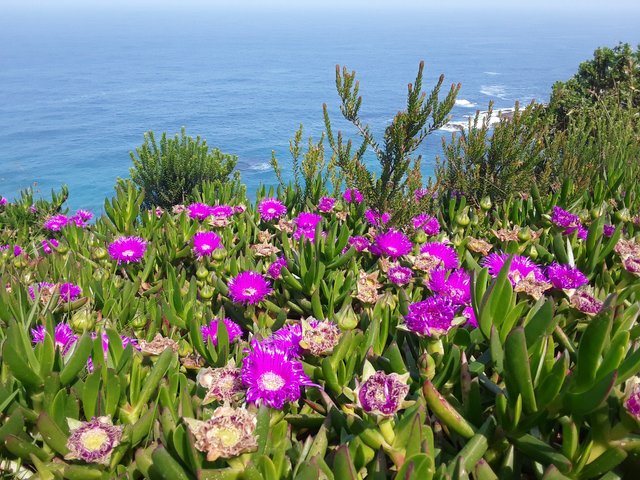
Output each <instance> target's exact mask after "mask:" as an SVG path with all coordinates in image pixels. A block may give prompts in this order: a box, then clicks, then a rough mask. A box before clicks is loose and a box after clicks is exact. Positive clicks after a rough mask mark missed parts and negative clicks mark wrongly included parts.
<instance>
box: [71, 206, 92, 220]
mask: <svg viewBox="0 0 640 480" xmlns="http://www.w3.org/2000/svg"><path fill="white" fill-rule="evenodd" d="M75 216H76V217H78V218H80V219H81V220H82V221H83V222H88V221H89V220H91V219H92V218H93V213H92V212H90V211H89V210H83V209H80V210H77V211H76V214H75Z"/></svg>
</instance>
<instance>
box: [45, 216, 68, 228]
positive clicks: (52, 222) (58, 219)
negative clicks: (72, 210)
mask: <svg viewBox="0 0 640 480" xmlns="http://www.w3.org/2000/svg"><path fill="white" fill-rule="evenodd" d="M68 224H69V219H68V218H67V217H66V216H65V215H62V214H59V215H53V216H52V217H49V218H48V219H47V221H46V222H44V225H43V227H44V228H46V229H47V230H51V231H52V232H59V231H60V230H62V228H63V227H65V226H66V225H68Z"/></svg>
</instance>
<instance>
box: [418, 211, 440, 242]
mask: <svg viewBox="0 0 640 480" xmlns="http://www.w3.org/2000/svg"><path fill="white" fill-rule="evenodd" d="M411 223H412V224H413V228H414V229H415V230H419V229H422V230H424V233H426V234H427V235H430V236H433V235H437V234H438V233H440V222H438V219H437V218H436V217H432V216H431V215H429V214H426V213H421V214H420V215H417V216H415V217H413V218H412V219H411Z"/></svg>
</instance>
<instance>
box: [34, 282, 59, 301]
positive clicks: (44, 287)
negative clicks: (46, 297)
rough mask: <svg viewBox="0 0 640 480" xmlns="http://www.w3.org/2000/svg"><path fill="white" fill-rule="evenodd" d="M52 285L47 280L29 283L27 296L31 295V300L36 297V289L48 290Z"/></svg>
mask: <svg viewBox="0 0 640 480" xmlns="http://www.w3.org/2000/svg"><path fill="white" fill-rule="evenodd" d="M53 287H55V285H54V284H53V283H49V282H40V283H38V284H36V285H31V286H30V287H29V296H30V297H31V300H35V299H36V289H37V290H38V291H42V290H50V289H52V288H53Z"/></svg>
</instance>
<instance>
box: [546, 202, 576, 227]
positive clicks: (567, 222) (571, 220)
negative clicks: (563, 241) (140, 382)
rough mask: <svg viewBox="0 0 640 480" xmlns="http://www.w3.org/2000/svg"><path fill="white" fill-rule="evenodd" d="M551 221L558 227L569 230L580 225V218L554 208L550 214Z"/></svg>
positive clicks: (556, 207)
mask: <svg viewBox="0 0 640 480" xmlns="http://www.w3.org/2000/svg"><path fill="white" fill-rule="evenodd" d="M551 221H552V222H553V223H554V224H555V225H557V226H558V227H562V228H569V227H576V226H578V225H579V224H580V217H579V216H578V215H575V214H573V213H570V212H567V211H566V210H563V209H562V208H560V207H558V206H555V207H553V213H552V214H551Z"/></svg>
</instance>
